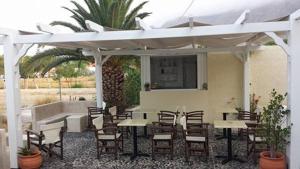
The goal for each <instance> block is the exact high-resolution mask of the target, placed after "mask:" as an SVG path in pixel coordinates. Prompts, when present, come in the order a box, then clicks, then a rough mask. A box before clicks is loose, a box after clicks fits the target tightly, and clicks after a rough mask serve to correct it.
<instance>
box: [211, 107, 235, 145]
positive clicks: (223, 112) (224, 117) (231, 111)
mask: <svg viewBox="0 0 300 169" xmlns="http://www.w3.org/2000/svg"><path fill="white" fill-rule="evenodd" d="M218 112H220V113H221V114H222V117H223V120H227V116H228V115H229V114H234V115H238V111H236V110H225V111H218ZM224 138H227V131H226V128H223V133H222V135H216V139H217V140H220V139H224Z"/></svg>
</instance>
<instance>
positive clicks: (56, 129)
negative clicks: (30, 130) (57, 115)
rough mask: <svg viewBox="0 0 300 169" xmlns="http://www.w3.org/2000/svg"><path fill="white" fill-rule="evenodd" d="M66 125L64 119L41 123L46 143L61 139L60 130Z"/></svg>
mask: <svg viewBox="0 0 300 169" xmlns="http://www.w3.org/2000/svg"><path fill="white" fill-rule="evenodd" d="M64 125H65V122H64V121H61V122H57V123H51V124H45V125H41V126H40V128H41V131H42V132H43V134H44V136H45V144H50V143H54V142H56V141H58V140H60V131H61V129H62V127H64Z"/></svg>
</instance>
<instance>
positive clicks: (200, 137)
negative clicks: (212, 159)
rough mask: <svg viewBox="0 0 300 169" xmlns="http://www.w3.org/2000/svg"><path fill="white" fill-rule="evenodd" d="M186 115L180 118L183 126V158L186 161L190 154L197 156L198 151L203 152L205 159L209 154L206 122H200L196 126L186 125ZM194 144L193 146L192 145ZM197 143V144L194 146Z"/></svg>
mask: <svg viewBox="0 0 300 169" xmlns="http://www.w3.org/2000/svg"><path fill="white" fill-rule="evenodd" d="M185 118H186V117H185V116H183V117H182V118H181V119H180V123H181V125H182V128H183V130H182V131H183V138H184V141H185V160H186V161H187V162H188V160H189V158H190V156H197V155H199V153H201V154H200V155H202V154H203V153H204V154H205V157H206V160H207V159H208V156H209V146H208V126H209V124H208V123H202V124H201V125H197V126H193V125H192V126H188V125H187V123H186V119H185ZM193 145H194V146H193ZM196 145H199V146H196Z"/></svg>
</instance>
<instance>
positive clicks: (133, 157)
mask: <svg viewBox="0 0 300 169" xmlns="http://www.w3.org/2000/svg"><path fill="white" fill-rule="evenodd" d="M132 130H133V154H132V156H131V160H133V159H135V157H136V156H137V154H138V147H137V131H136V130H137V129H136V126H133V127H132Z"/></svg>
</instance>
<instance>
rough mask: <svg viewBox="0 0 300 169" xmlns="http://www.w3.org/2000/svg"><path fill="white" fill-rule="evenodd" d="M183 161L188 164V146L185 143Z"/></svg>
mask: <svg viewBox="0 0 300 169" xmlns="http://www.w3.org/2000/svg"><path fill="white" fill-rule="evenodd" d="M185 161H186V162H188V161H189V159H188V144H187V142H185Z"/></svg>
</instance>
